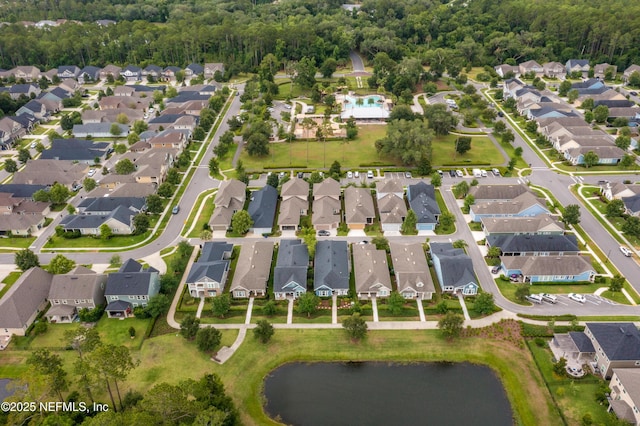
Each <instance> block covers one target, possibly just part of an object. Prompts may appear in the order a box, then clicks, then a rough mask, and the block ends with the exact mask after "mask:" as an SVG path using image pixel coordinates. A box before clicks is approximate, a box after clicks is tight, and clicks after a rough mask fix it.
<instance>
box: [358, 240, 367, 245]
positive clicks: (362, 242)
mask: <svg viewBox="0 0 640 426" xmlns="http://www.w3.org/2000/svg"><path fill="white" fill-rule="evenodd" d="M358 244H369V241H367V240H362V241H360V242H359V243H358Z"/></svg>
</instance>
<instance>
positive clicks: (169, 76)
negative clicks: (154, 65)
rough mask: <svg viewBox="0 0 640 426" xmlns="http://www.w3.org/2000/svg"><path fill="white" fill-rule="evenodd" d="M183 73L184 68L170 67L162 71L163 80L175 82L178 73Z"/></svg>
mask: <svg viewBox="0 0 640 426" xmlns="http://www.w3.org/2000/svg"><path fill="white" fill-rule="evenodd" d="M180 71H182V68H179V67H175V66H171V65H170V66H168V67H165V69H164V70H163V71H162V78H163V80H165V81H174V80H175V79H176V73H178V72H180Z"/></svg>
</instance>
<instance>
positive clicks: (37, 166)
mask: <svg viewBox="0 0 640 426" xmlns="http://www.w3.org/2000/svg"><path fill="white" fill-rule="evenodd" d="M88 171H89V166H88V165H87V164H81V163H74V162H73V161H68V160H43V159H37V160H28V161H27V164H25V166H24V168H23V169H22V170H20V171H18V172H16V173H14V175H13V180H12V183H14V184H28V185H47V186H49V185H53V184H54V183H56V182H57V183H59V184H61V185H64V186H66V187H68V188H71V187H72V186H73V185H75V184H79V183H81V182H82V181H83V180H84V178H85V177H86V175H87V172H88Z"/></svg>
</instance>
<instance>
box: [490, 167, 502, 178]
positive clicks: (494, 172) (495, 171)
mask: <svg viewBox="0 0 640 426" xmlns="http://www.w3.org/2000/svg"><path fill="white" fill-rule="evenodd" d="M491 171H492V172H493V175H494V176H500V170H498V169H496V168H494V169H491Z"/></svg>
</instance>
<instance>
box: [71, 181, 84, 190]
mask: <svg viewBox="0 0 640 426" xmlns="http://www.w3.org/2000/svg"><path fill="white" fill-rule="evenodd" d="M71 189H72V190H73V191H80V190H81V189H82V185H80V184H79V183H76V184H74V185H73V186H72V187H71Z"/></svg>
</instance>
